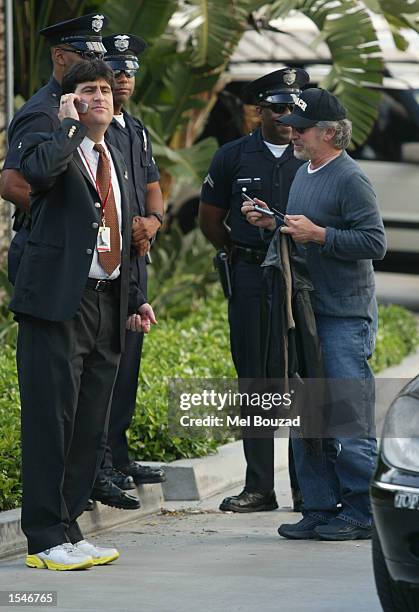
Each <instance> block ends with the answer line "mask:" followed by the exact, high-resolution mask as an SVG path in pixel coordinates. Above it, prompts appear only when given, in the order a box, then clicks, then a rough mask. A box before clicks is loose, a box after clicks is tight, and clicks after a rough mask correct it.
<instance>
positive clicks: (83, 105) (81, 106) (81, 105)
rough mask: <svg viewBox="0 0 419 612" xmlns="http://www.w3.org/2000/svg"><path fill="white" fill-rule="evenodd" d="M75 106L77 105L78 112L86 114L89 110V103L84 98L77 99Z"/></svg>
mask: <svg viewBox="0 0 419 612" xmlns="http://www.w3.org/2000/svg"><path fill="white" fill-rule="evenodd" d="M74 106H75V107H76V110H77V112H78V113H80V114H81V115H84V114H85V113H87V111H88V110H89V105H88V103H87V102H84V101H83V100H76V101H75V102H74Z"/></svg>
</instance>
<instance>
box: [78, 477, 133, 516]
mask: <svg viewBox="0 0 419 612" xmlns="http://www.w3.org/2000/svg"><path fill="white" fill-rule="evenodd" d="M90 497H91V498H92V499H94V500H96V501H100V502H101V503H102V504H105V505H106V506H112V508H121V509H122V510H137V508H139V507H140V500H139V499H137V498H136V497H134V496H133V495H129V493H125V491H122V489H120V488H119V487H117V486H116V485H114V483H113V482H111V481H110V480H108V479H107V478H102V477H100V476H99V477H98V478H96V482H95V484H94V486H93V490H92V493H91V495H90Z"/></svg>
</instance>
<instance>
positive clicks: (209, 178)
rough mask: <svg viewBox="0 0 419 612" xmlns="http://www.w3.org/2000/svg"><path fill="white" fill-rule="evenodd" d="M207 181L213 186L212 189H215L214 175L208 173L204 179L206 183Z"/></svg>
mask: <svg viewBox="0 0 419 612" xmlns="http://www.w3.org/2000/svg"><path fill="white" fill-rule="evenodd" d="M205 183H208V185H209V186H210V187H211V189H214V180H213V178H212V176H211V175H210V174H209V173H208V174H207V176H206V177H205V179H204V185H205Z"/></svg>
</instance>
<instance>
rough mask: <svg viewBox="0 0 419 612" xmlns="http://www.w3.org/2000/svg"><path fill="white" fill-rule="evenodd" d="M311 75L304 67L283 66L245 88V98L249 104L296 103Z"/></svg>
mask: <svg viewBox="0 0 419 612" xmlns="http://www.w3.org/2000/svg"><path fill="white" fill-rule="evenodd" d="M309 80H310V77H309V75H308V74H307V72H306V71H305V70H303V69H302V68H282V69H281V70H275V71H274V72H270V73H269V74H266V75H265V76H263V77H261V78H260V79H256V81H252V83H249V84H248V85H246V87H245V88H244V89H243V99H244V101H245V102H247V103H248V104H259V103H261V102H268V103H276V102H279V103H285V104H287V103H294V102H295V100H296V98H297V97H298V95H299V94H300V93H301V90H302V88H303V87H304V86H305V85H307V83H308V82H309Z"/></svg>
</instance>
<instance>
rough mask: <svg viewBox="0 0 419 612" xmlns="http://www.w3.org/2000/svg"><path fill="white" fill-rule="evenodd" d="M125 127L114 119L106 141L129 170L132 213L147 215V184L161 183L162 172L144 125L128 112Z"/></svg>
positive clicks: (124, 113) (125, 115) (125, 116)
mask: <svg viewBox="0 0 419 612" xmlns="http://www.w3.org/2000/svg"><path fill="white" fill-rule="evenodd" d="M123 120H124V123H125V127H124V126H123V125H122V124H121V123H120V122H119V121H118V120H117V119H115V117H114V118H113V120H112V122H111V124H110V126H109V128H108V130H107V132H106V135H105V138H106V140H107V142H109V143H110V144H111V145H113V146H114V147H116V148H117V149H119V151H121V153H122V154H123V156H124V159H125V163H126V165H127V168H128V176H130V177H132V180H131V181H130V186H131V189H132V190H133V192H134V193H133V197H132V198H131V207H132V213H133V214H134V215H141V216H144V215H145V202H146V196H147V184H148V183H154V182H156V181H158V180H159V179H160V174H159V171H158V168H157V166H156V164H155V161H154V158H153V151H152V147H151V142H150V137H149V135H148V133H147V130H146V128H145V127H144V125H143V124H142V123H141V122H140V121H139V120H138V119H136V118H135V117H132V115H130V114H129V113H127V112H126V111H123Z"/></svg>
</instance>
